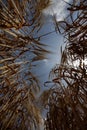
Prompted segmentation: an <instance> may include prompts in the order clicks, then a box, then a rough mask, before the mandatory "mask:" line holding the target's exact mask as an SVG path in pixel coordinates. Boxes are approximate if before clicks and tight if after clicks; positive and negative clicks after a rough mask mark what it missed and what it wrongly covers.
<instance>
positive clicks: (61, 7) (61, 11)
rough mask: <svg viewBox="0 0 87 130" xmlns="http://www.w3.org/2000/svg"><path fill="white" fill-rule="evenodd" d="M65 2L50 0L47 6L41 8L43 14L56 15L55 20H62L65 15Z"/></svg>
mask: <svg viewBox="0 0 87 130" xmlns="http://www.w3.org/2000/svg"><path fill="white" fill-rule="evenodd" d="M65 1H66V2H69V1H70V0H65ZM65 7H66V3H65V2H64V1H63V0H51V4H50V6H49V7H48V8H46V9H44V10H43V14H45V15H53V14H55V15H56V18H57V20H58V21H59V20H62V19H63V18H64V17H65V16H66V11H65Z"/></svg>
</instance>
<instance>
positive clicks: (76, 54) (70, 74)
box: [45, 0, 87, 130]
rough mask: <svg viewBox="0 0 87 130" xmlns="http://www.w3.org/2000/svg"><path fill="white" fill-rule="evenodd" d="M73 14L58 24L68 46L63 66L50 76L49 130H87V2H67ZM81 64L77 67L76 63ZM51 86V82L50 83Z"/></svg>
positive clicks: (47, 124)
mask: <svg viewBox="0 0 87 130" xmlns="http://www.w3.org/2000/svg"><path fill="white" fill-rule="evenodd" d="M67 4H68V5H69V7H68V8H67V9H68V10H69V15H68V17H67V18H66V19H65V20H64V21H60V22H57V28H58V30H59V32H61V31H62V32H61V33H62V34H63V35H64V38H65V43H66V47H65V50H64V51H63V52H62V51H61V52H62V58H61V63H60V65H56V66H55V68H54V69H53V70H52V72H51V73H50V75H51V78H52V83H53V88H52V91H51V94H50V95H49V99H48V107H49V108H48V113H47V118H46V121H45V129H46V130H86V129H87V65H86V63H85V62H83V61H84V60H85V59H87V29H86V26H87V20H86V16H87V11H86V9H87V1H86V0H80V1H76V0H72V2H71V3H67ZM78 60H79V63H78V65H77V66H75V64H74V61H78ZM48 83H49V82H48Z"/></svg>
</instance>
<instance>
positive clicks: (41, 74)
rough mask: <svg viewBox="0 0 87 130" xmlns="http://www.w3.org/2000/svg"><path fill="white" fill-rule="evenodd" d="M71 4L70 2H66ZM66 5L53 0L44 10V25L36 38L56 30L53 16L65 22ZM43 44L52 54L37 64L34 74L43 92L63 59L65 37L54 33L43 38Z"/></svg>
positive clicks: (58, 0)
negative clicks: (50, 76) (45, 83)
mask: <svg viewBox="0 0 87 130" xmlns="http://www.w3.org/2000/svg"><path fill="white" fill-rule="evenodd" d="M66 1H67V2H69V0H66ZM65 8H66V3H64V2H63V1H62V0H54V1H53V0H52V2H51V5H50V6H49V7H48V8H47V9H45V10H43V12H42V17H41V18H42V19H41V22H42V23H43V24H44V26H43V27H42V29H41V30H40V31H39V33H36V36H39V35H43V34H45V33H48V32H52V31H54V30H55V25H54V22H53V15H54V14H55V15H56V19H57V21H60V20H63V19H64V18H65V17H66V15H67V12H66V11H65ZM41 42H42V43H45V44H46V45H48V47H47V48H46V49H48V50H50V51H51V52H52V53H51V54H48V55H47V59H44V60H42V61H39V62H37V67H36V69H33V72H34V73H35V74H36V75H37V77H38V78H39V79H40V83H41V87H42V90H43V89H44V87H43V84H44V82H45V81H47V80H48V76H49V73H50V71H51V69H52V68H53V67H54V66H55V65H56V64H59V63H60V59H61V51H60V48H61V46H62V47H63V48H64V46H65V45H64V42H63V36H62V35H60V34H57V33H56V32H53V33H51V34H49V35H47V36H44V37H42V39H41Z"/></svg>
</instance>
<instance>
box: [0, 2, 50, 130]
mask: <svg viewBox="0 0 87 130" xmlns="http://www.w3.org/2000/svg"><path fill="white" fill-rule="evenodd" d="M41 2H42V3H41ZM48 4H49V1H35V0H32V1H31V0H7V1H4V0H0V129H1V130H7V129H9V130H10V129H12V130H15V129H23V130H25V129H29V130H32V129H39V124H40V123H41V115H40V110H39V108H37V106H36V103H35V102H36V96H35V94H36V93H37V92H39V89H40V87H39V81H38V79H37V78H36V76H35V75H34V74H33V73H32V68H33V67H35V65H34V64H33V62H35V61H38V60H43V59H44V58H46V54H47V53H49V51H47V50H46V49H45V46H46V45H45V44H44V43H41V42H40V37H41V36H38V37H37V38H34V35H35V32H37V31H38V29H40V27H41V26H42V25H40V16H41V9H44V8H45V7H47V6H48ZM42 5H44V7H42Z"/></svg>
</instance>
